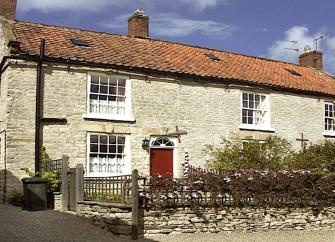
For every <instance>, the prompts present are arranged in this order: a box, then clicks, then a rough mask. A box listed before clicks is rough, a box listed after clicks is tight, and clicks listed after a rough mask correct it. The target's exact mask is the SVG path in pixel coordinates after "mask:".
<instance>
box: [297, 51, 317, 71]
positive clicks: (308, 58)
mask: <svg viewBox="0 0 335 242" xmlns="http://www.w3.org/2000/svg"><path fill="white" fill-rule="evenodd" d="M299 64H300V65H301V66H309V67H313V68H315V69H318V70H321V71H322V70H323V54H322V52H320V51H316V50H313V51H312V49H311V47H310V46H306V47H305V49H304V53H303V54H302V55H300V56H299Z"/></svg>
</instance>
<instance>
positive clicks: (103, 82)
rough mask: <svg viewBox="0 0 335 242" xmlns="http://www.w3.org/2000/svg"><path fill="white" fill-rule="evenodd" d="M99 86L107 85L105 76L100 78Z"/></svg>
mask: <svg viewBox="0 0 335 242" xmlns="http://www.w3.org/2000/svg"><path fill="white" fill-rule="evenodd" d="M100 84H101V85H108V77H106V76H102V77H100Z"/></svg>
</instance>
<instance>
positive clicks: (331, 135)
mask: <svg viewBox="0 0 335 242" xmlns="http://www.w3.org/2000/svg"><path fill="white" fill-rule="evenodd" d="M322 135H323V136H329V137H335V131H324V132H323V133H322Z"/></svg>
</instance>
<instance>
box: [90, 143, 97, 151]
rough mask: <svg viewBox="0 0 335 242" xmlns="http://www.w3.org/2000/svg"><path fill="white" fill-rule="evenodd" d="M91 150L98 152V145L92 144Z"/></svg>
mask: <svg viewBox="0 0 335 242" xmlns="http://www.w3.org/2000/svg"><path fill="white" fill-rule="evenodd" d="M90 149H91V152H98V145H95V144H91V146H90Z"/></svg>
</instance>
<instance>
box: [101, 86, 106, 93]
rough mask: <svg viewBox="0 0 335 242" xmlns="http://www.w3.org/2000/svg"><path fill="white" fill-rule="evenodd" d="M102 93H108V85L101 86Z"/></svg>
mask: <svg viewBox="0 0 335 242" xmlns="http://www.w3.org/2000/svg"><path fill="white" fill-rule="evenodd" d="M100 93H103V94H108V87H107V86H100Z"/></svg>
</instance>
